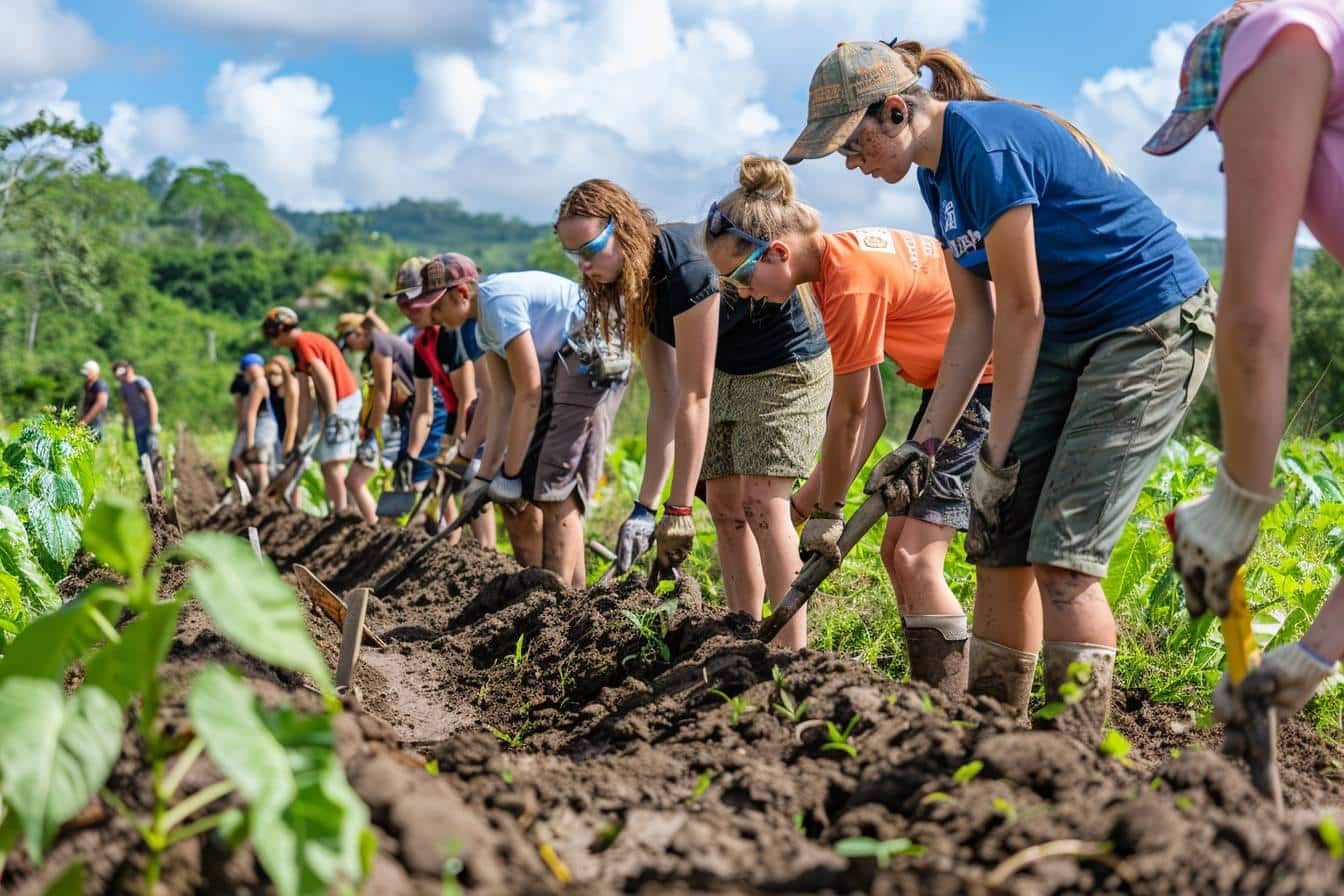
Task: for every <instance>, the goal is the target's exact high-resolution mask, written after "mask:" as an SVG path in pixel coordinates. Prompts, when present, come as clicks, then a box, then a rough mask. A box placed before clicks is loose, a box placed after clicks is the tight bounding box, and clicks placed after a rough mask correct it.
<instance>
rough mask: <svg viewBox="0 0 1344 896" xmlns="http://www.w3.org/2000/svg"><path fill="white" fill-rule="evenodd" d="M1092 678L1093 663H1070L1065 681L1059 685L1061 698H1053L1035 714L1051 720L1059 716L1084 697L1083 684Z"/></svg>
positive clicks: (1065, 674)
mask: <svg viewBox="0 0 1344 896" xmlns="http://www.w3.org/2000/svg"><path fill="white" fill-rule="evenodd" d="M1091 678H1092V664H1091V663H1085V662H1082V661H1078V662H1073V663H1069V668H1068V669H1067V670H1065V673H1064V683H1063V684H1061V685H1060V686H1059V699H1058V700H1052V701H1051V702H1049V703H1047V704H1045V705H1044V706H1042V707H1041V708H1040V709H1038V710H1036V712H1035V713H1034V715H1035V716H1036V718H1038V719H1043V720H1045V721H1047V722H1048V721H1050V720H1052V719H1055V718H1058V717H1059V714H1060V713H1062V712H1063V711H1064V710H1066V709H1068V708H1069V707H1070V706H1073V705H1074V704H1075V703H1077V702H1078V701H1080V700H1082V699H1083V686H1084V685H1086V684H1087V683H1088V681H1090V680H1091Z"/></svg>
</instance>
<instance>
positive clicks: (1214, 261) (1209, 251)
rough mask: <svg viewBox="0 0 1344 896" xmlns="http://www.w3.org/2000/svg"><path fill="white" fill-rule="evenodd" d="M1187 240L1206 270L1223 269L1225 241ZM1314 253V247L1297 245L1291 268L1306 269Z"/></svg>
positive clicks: (1207, 239)
mask: <svg viewBox="0 0 1344 896" xmlns="http://www.w3.org/2000/svg"><path fill="white" fill-rule="evenodd" d="M1187 242H1189V243H1190V248H1191V249H1194V250H1195V255H1197V256H1198V257H1199V263H1200V264H1202V265H1204V267H1205V268H1206V269H1207V270H1209V271H1210V272H1213V271H1217V272H1221V271H1222V270H1223V262H1224V258H1225V249H1226V243H1225V242H1224V241H1223V240H1220V239H1216V238H1214V239H1209V238H1201V239H1187ZM1315 254H1316V250H1315V249H1308V248H1307V247H1305V246H1298V247H1297V250H1296V251H1295V252H1293V269H1294V270H1298V271H1302V270H1306V268H1307V266H1308V265H1309V264H1311V258H1312V256H1313V255H1315Z"/></svg>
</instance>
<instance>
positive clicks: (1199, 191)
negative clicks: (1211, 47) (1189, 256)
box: [1073, 22, 1223, 236]
mask: <svg viewBox="0 0 1344 896" xmlns="http://www.w3.org/2000/svg"><path fill="white" fill-rule="evenodd" d="M1196 28H1197V26H1196V25H1194V24H1193V23H1190V22H1177V23H1175V24H1172V25H1170V26H1168V27H1166V28H1164V29H1163V30H1162V31H1160V32H1159V33H1158V35H1157V37H1156V38H1155V39H1154V40H1153V43H1152V45H1151V47H1150V48H1149V64H1148V65H1147V66H1146V67H1144V68H1129V69H1126V68H1112V69H1110V70H1108V71H1107V72H1105V73H1104V74H1102V75H1101V77H1099V78H1097V79H1088V80H1086V81H1084V82H1083V84H1082V87H1081V88H1080V90H1079V95H1078V99H1077V102H1076V104H1075V108H1074V112H1073V116H1074V121H1075V122H1076V123H1077V124H1078V126H1079V127H1081V128H1082V129H1083V130H1084V131H1086V132H1087V133H1088V134H1089V135H1090V136H1091V137H1092V138H1093V139H1094V140H1096V141H1097V143H1098V144H1100V145H1101V146H1102V147H1104V148H1105V150H1106V152H1107V153H1108V154H1109V155H1110V156H1111V158H1112V159H1114V160H1115V162H1116V163H1117V164H1118V165H1119V166H1120V168H1121V169H1122V170H1123V171H1124V172H1125V173H1126V174H1128V175H1129V176H1130V177H1131V178H1133V179H1134V181H1135V183H1137V184H1138V185H1139V186H1140V187H1142V188H1143V189H1144V190H1145V191H1146V192H1147V193H1148V195H1149V196H1151V197H1152V198H1153V200H1154V201H1156V202H1157V204H1158V205H1159V206H1161V208H1162V210H1163V211H1164V212H1166V213H1167V216H1168V217H1170V218H1171V219H1172V220H1174V221H1175V222H1176V225H1177V226H1178V227H1180V229H1181V231H1182V232H1183V233H1185V234H1187V235H1188V236H1203V235H1209V234H1221V233H1222V231H1223V179H1222V175H1221V174H1220V173H1219V171H1218V163H1219V161H1220V160H1221V159H1222V150H1221V148H1220V147H1219V145H1218V141H1217V139H1216V138H1215V137H1214V136H1213V135H1211V134H1201V135H1200V136H1199V137H1197V138H1196V139H1195V140H1194V141H1193V142H1191V143H1190V144H1189V145H1188V146H1186V147H1185V148H1184V149H1182V150H1181V151H1180V152H1178V153H1175V154H1174V155H1170V156H1165V157H1161V158H1159V157H1156V156H1150V155H1148V154H1147V153H1145V152H1143V150H1142V147H1143V144H1144V143H1146V142H1147V141H1148V138H1149V137H1151V136H1152V135H1153V132H1154V131H1156V130H1157V128H1158V127H1159V126H1161V124H1162V122H1163V121H1164V120H1165V119H1166V117H1167V115H1169V114H1170V112H1171V109H1172V106H1174V105H1175V104H1176V96H1177V94H1178V93H1179V92H1180V73H1181V60H1182V58H1183V57H1184V55H1185V48H1186V46H1187V45H1189V43H1190V40H1191V39H1192V38H1193V37H1194V36H1195V31H1196Z"/></svg>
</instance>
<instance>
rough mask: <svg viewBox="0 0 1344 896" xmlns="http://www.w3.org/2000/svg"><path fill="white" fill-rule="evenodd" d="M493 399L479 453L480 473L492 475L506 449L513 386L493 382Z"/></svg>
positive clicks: (497, 468) (501, 461)
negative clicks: (483, 445)
mask: <svg viewBox="0 0 1344 896" xmlns="http://www.w3.org/2000/svg"><path fill="white" fill-rule="evenodd" d="M493 397H494V401H493V402H492V403H491V407H490V414H489V415H488V419H487V420H486V427H485V451H484V453H483V454H482V455H481V467H480V470H481V472H480V475H481V476H484V477H493V476H494V475H495V474H496V473H498V472H499V468H500V466H501V464H502V463H503V460H504V452H505V450H507V445H508V438H509V416H510V411H511V410H512V408H513V388H512V387H511V386H509V385H508V384H506V383H494V384H493Z"/></svg>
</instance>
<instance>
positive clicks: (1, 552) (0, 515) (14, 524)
mask: <svg viewBox="0 0 1344 896" xmlns="http://www.w3.org/2000/svg"><path fill="white" fill-rule="evenodd" d="M0 569H3V570H4V571H5V572H7V573H9V574H10V575H12V576H14V577H15V578H16V579H18V580H19V589H20V593H21V596H22V599H23V605H24V607H25V608H26V609H27V610H28V611H29V612H37V613H46V612H50V611H51V610H52V609H54V608H56V607H59V606H60V605H61V596H60V595H59V594H58V593H57V592H56V586H55V585H53V584H52V581H51V577H50V576H48V575H47V573H46V570H44V569H43V568H42V566H41V565H40V564H39V563H38V561H37V557H36V555H35V554H34V553H33V549H32V546H31V544H30V543H29V541H28V532H27V530H25V529H24V526H23V523H22V521H20V519H19V515H18V514H17V513H15V512H14V511H13V510H12V509H11V508H9V507H6V506H4V505H0Z"/></svg>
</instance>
